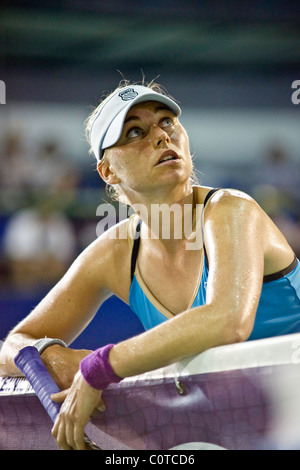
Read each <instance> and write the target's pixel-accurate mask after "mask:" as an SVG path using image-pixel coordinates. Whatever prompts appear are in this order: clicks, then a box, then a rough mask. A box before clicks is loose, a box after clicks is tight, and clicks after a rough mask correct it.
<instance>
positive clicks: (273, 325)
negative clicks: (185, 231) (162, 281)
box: [129, 190, 300, 341]
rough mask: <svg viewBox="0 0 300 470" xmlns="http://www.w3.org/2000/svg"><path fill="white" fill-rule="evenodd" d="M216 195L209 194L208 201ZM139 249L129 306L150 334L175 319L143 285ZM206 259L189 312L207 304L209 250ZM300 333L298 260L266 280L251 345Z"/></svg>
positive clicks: (134, 255)
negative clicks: (139, 265) (155, 327)
mask: <svg viewBox="0 0 300 470" xmlns="http://www.w3.org/2000/svg"><path fill="white" fill-rule="evenodd" d="M213 191H215V190H213ZM213 191H210V192H209V193H208V195H207V197H206V201H208V199H209V197H210V196H211V195H212V192H213ZM204 205H205V203H204ZM138 248H139V238H137V239H136V240H134V245H133V250H132V264H131V279H132V282H131V288H130V293H129V305H130V307H131V309H132V310H133V312H134V313H135V314H136V315H137V316H138V318H139V319H140V321H141V323H142V325H143V326H144V328H145V330H148V329H150V328H153V327H154V326H157V325H159V324H160V323H162V322H164V321H166V320H167V319H168V318H173V317H174V315H173V314H171V313H170V312H169V311H168V310H167V309H165V308H164V306H163V305H161V304H160V303H159V302H158V301H157V299H155V297H154V296H153V294H152V293H151V292H150V290H149V289H148V287H147V286H146V285H145V283H144V282H143V279H142V277H141V275H140V273H139V270H138V266H137V264H136V259H137V255H138ZM203 258H204V259H203V269H202V275H201V278H200V279H199V283H198V286H197V291H196V293H195V296H194V297H193V299H192V304H191V305H189V306H188V308H193V307H199V306H201V305H205V302H206V284H207V279H208V263H207V256H206V253H205V249H204V257H203ZM298 332H300V263H299V260H298V259H297V258H296V257H295V259H294V261H293V263H291V265H290V266H288V267H287V268H286V269H284V270H282V271H280V272H278V273H275V274H271V275H268V276H265V277H264V282H263V286H262V292H261V296H260V301H259V304H258V308H257V312H256V317H255V322H254V326H253V330H252V333H251V335H250V337H249V338H248V341H250V340H255V339H262V338H268V337H273V336H280V335H286V334H290V333H298Z"/></svg>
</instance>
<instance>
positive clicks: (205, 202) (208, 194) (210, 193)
mask: <svg viewBox="0 0 300 470" xmlns="http://www.w3.org/2000/svg"><path fill="white" fill-rule="evenodd" d="M219 189H220V188H214V189H211V190H210V191H208V193H207V194H206V196H205V199H204V203H203V206H204V207H205V206H206V204H207V203H208V200H209V198H210V197H211V196H212V195H213V194H214V193H215V192H216V191H219Z"/></svg>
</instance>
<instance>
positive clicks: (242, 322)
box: [223, 312, 254, 344]
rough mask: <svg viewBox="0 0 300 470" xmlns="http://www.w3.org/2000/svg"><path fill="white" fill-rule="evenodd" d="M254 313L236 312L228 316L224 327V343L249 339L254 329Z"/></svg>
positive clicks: (241, 341)
mask: <svg viewBox="0 0 300 470" xmlns="http://www.w3.org/2000/svg"><path fill="white" fill-rule="evenodd" d="M253 323H254V322H253V318H252V315H249V314H247V315H245V312H242V313H241V312H235V313H234V314H232V315H230V317H229V318H228V317H227V322H226V326H225V327H224V329H223V333H224V344H234V343H243V342H244V341H247V340H248V338H249V336H250V335H251V332H252V329H253Z"/></svg>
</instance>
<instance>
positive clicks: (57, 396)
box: [51, 389, 69, 403]
mask: <svg viewBox="0 0 300 470" xmlns="http://www.w3.org/2000/svg"><path fill="white" fill-rule="evenodd" d="M68 391H69V389H67V390H63V391H62V392H58V393H53V394H52V395H51V400H53V401H55V402H56V403H63V402H64V401H65V398H66V396H67V395H68Z"/></svg>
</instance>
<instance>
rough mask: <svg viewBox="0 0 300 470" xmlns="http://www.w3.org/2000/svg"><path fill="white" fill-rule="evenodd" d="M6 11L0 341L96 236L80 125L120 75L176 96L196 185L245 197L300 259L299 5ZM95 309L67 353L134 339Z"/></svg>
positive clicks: (128, 323) (72, 5)
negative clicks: (150, 83) (226, 189)
mask: <svg viewBox="0 0 300 470" xmlns="http://www.w3.org/2000/svg"><path fill="white" fill-rule="evenodd" d="M1 5H2V6H1V9H0V80H2V81H3V82H4V83H5V86H6V88H5V100H3V97H2V100H1V103H2V104H0V281H1V287H0V340H1V339H4V337H5V336H6V334H7V332H8V331H9V330H10V329H11V328H12V327H13V326H14V325H15V324H16V323H17V322H18V321H19V320H20V319H22V318H23V317H24V316H25V315H27V314H28V313H29V312H30V311H31V310H32V308H33V307H34V306H35V305H36V304H37V303H38V302H39V300H40V299H41V298H42V297H43V296H44V295H45V293H46V292H48V291H49V289H50V288H51V286H53V285H54V284H55V283H56V282H57V280H58V279H60V277H61V276H62V275H63V273H64V272H65V271H66V269H67V268H68V267H69V265H70V264H71V262H72V260H74V258H75V257H76V256H77V254H78V253H79V252H81V251H82V250H83V249H84V248H85V247H86V246H87V245H88V244H89V243H90V242H91V241H93V240H94V239H95V238H96V226H97V223H98V221H99V218H98V217H97V216H96V209H97V207H98V205H99V204H101V203H102V202H106V201H107V197H106V195H105V190H104V186H103V184H102V183H101V180H100V179H99V177H98V175H97V172H96V164H95V160H94V159H93V157H92V156H90V155H89V154H88V146H87V144H86V142H85V137H84V121H85V119H86V118H87V116H88V114H89V113H90V111H91V109H92V108H93V107H95V106H97V104H98V103H99V100H100V99H101V96H102V93H103V92H105V91H112V90H113V89H114V88H115V87H116V86H117V85H118V83H119V81H120V80H121V79H122V78H123V77H124V78H126V79H129V80H132V81H139V80H141V79H142V77H143V75H144V76H145V79H146V80H147V81H151V80H152V79H156V81H157V82H159V83H161V84H162V85H163V86H164V87H165V88H166V89H167V91H168V92H169V93H170V94H171V95H172V96H173V97H175V98H176V99H177V100H178V101H179V104H180V105H181V107H182V109H183V114H182V119H181V121H182V123H183V125H184V126H185V127H186V129H187V131H188V133H189V136H190V143H191V151H192V153H193V154H194V162H195V166H196V169H197V172H198V178H199V180H200V182H201V184H203V185H207V186H218V187H233V188H237V189H241V190H244V191H246V192H248V193H249V194H250V195H252V196H253V197H254V198H255V199H256V200H257V201H258V202H259V203H260V204H261V205H262V207H263V208H264V209H265V210H266V211H267V213H268V214H269V215H270V216H271V217H272V218H273V220H274V221H275V222H276V223H277V224H278V225H279V227H280V228H281V230H282V231H283V233H284V234H285V236H286V237H287V239H288V240H289V242H290V243H291V245H292V247H293V248H294V250H295V252H296V253H297V255H298V256H300V104H299V105H297V104H294V103H293V102H292V94H293V93H294V92H295V90H294V89H292V83H293V82H294V81H295V80H300V3H299V2H298V1H292V0H291V1H284V0H277V1H271V0H269V1H268V0H267V1H264V2H261V1H256V0H252V1H248V0H245V1H243V2H241V1H229V0H227V1H219V2H217V1H216V2H211V1H204V0H203V1H200V0H199V1H197V0H173V1H171V0H164V2H161V1H144V0H139V1H138V0H130V1H125V0H110V1H108V2H102V1H93V0H64V1H58V0H52V1H49V2H41V1H26V0H24V1H21V0H20V1H14V0H10V1H7V2H5V1H4V2H2V3H1ZM2 92H3V88H2ZM297 96H298V98H299V99H300V93H299V94H298V95H297ZM3 101H5V103H6V104H4V102H3ZM298 101H299V100H298ZM101 310H102V314H101V315H97V317H96V318H95V319H94V320H93V322H92V324H91V325H90V326H89V327H88V329H87V330H86V331H85V332H84V333H83V334H82V335H81V336H80V337H79V338H78V339H77V340H76V341H75V343H74V347H90V348H94V347H98V346H100V345H101V343H103V344H104V343H106V342H107V339H108V340H109V341H111V340H112V339H113V340H114V341H118V340H120V339H123V338H124V337H127V336H128V333H129V332H130V334H132V333H135V332H139V331H140V330H141V325H140V324H139V322H138V320H137V319H136V318H135V317H134V315H131V312H130V311H129V309H128V307H126V306H125V305H124V304H122V303H121V302H120V301H118V300H117V299H115V298H113V299H110V300H109V301H107V302H106V303H105V305H104V306H103V308H102V309H101ZM104 324H105V328H106V331H107V333H106V334H107V336H105V335H104V336H102V337H101V338H100V337H99V335H97V334H96V333H95V332H96V331H99V330H102V329H103V328H102V327H103V325H104ZM112 336H113V338H112Z"/></svg>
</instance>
